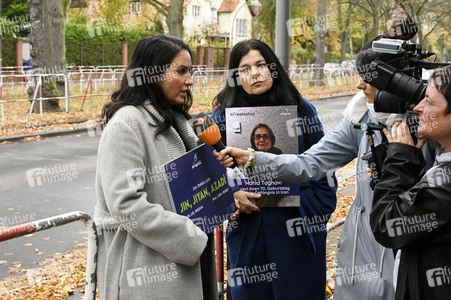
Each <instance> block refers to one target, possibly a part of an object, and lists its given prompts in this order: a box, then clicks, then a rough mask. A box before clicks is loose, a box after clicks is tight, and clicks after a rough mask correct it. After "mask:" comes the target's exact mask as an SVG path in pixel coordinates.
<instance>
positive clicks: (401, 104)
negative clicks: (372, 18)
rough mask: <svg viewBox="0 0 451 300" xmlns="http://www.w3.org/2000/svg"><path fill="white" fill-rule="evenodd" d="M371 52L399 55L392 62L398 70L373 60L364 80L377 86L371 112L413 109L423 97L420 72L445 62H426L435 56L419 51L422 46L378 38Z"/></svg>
mask: <svg viewBox="0 0 451 300" xmlns="http://www.w3.org/2000/svg"><path fill="white" fill-rule="evenodd" d="M372 47H373V51H374V52H379V53H387V54H401V53H404V55H403V56H402V57H397V58H396V59H394V60H393V62H396V65H398V66H400V67H401V68H400V69H397V68H395V67H393V66H391V65H390V64H387V63H384V62H382V61H379V60H376V61H373V62H372V63H371V64H370V66H369V68H368V70H367V72H366V74H365V76H364V78H363V80H364V81H365V82H366V83H368V84H371V85H372V86H374V87H376V88H377V89H378V91H377V92H376V95H375V97H374V110H375V111H377V112H386V113H405V112H409V111H411V112H413V108H414V107H415V105H417V104H418V103H419V102H420V101H421V100H422V99H423V98H424V94H425V92H426V88H427V82H426V81H423V80H422V69H423V68H424V69H435V68H439V67H444V66H446V65H448V64H447V63H434V62H425V61H423V59H425V58H428V57H430V56H432V55H435V53H434V52H429V51H422V45H421V44H413V43H409V42H407V41H404V40H394V39H384V38H383V39H380V40H378V41H374V42H373V44H372Z"/></svg>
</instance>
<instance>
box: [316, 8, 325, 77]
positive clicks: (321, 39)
mask: <svg viewBox="0 0 451 300" xmlns="http://www.w3.org/2000/svg"><path fill="white" fill-rule="evenodd" d="M317 20H318V21H317V23H316V25H315V40H316V46H315V64H316V67H323V66H324V63H325V60H326V58H325V52H324V51H325V50H324V48H325V45H326V44H325V40H326V35H327V27H326V0H318V11H317ZM323 75H324V71H323V69H322V68H321V69H316V71H315V81H316V82H317V83H318V84H320V85H323V84H324V83H323Z"/></svg>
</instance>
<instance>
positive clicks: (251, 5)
mask: <svg viewBox="0 0 451 300" xmlns="http://www.w3.org/2000/svg"><path fill="white" fill-rule="evenodd" d="M249 4H250V5H248V1H247V0H246V2H244V3H243V4H242V5H241V6H240V7H239V8H238V10H237V11H236V13H235V16H233V20H232V30H231V32H230V48H232V47H233V24H235V19H236V16H237V15H238V13H239V12H240V10H241V9H242V8H243V7H244V6H246V5H248V7H256V8H257V14H258V13H259V12H260V9H261V7H262V6H263V5H262V4H261V3H260V2H258V0H255V1H250V2H249Z"/></svg>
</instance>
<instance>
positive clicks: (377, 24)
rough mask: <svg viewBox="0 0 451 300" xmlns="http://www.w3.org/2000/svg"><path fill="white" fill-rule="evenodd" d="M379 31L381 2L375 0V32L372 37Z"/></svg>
mask: <svg viewBox="0 0 451 300" xmlns="http://www.w3.org/2000/svg"><path fill="white" fill-rule="evenodd" d="M378 31H379V2H378V1H374V6H373V32H372V35H371V37H370V38H373V37H375V36H376V35H377V34H378Z"/></svg>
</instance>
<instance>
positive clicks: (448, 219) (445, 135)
mask: <svg viewBox="0 0 451 300" xmlns="http://www.w3.org/2000/svg"><path fill="white" fill-rule="evenodd" d="M414 111H415V112H416V113H417V114H418V115H419V117H420V122H419V125H418V133H419V134H421V135H423V136H424V137H425V138H427V139H431V140H433V141H435V142H437V143H439V145H437V146H440V147H439V149H440V154H439V155H437V156H436V159H435V164H434V167H432V168H431V169H429V170H428V171H427V173H426V174H425V175H424V176H421V170H422V169H423V168H424V166H425V165H426V162H425V160H424V158H423V155H422V152H421V150H420V149H421V148H422V147H423V145H424V143H425V139H423V140H419V141H418V142H417V144H414V141H413V139H412V136H411V134H410V131H409V128H408V127H407V124H406V123H405V122H403V123H402V124H400V125H398V124H395V125H394V126H393V128H392V131H391V134H390V133H389V131H387V130H385V131H384V132H385V134H386V135H387V139H388V141H389V144H388V149H387V158H386V159H385V161H384V163H383V169H382V170H383V173H382V177H381V179H380V182H379V183H378V184H376V187H375V189H374V199H373V208H372V210H371V214H370V222H371V228H372V230H373V233H374V236H375V238H376V240H377V241H378V242H379V243H381V244H382V245H384V246H385V247H389V248H392V249H395V250H397V256H396V257H397V259H399V264H398V265H399V269H395V271H397V276H394V280H395V283H396V285H395V286H396V298H395V299H396V300H420V299H428V300H439V299H446V298H449V296H450V295H451V256H450V253H451V197H450V194H451V66H447V67H445V68H442V69H436V70H435V71H434V72H433V73H432V75H431V77H430V78H429V85H428V87H427V89H426V95H425V97H424V99H422V100H421V102H420V103H418V105H416V106H415V108H414Z"/></svg>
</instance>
